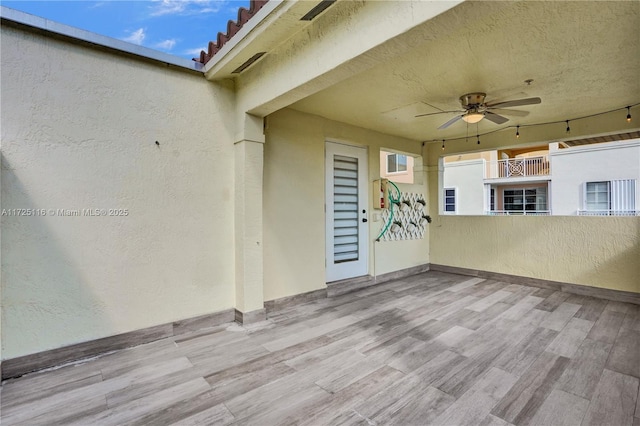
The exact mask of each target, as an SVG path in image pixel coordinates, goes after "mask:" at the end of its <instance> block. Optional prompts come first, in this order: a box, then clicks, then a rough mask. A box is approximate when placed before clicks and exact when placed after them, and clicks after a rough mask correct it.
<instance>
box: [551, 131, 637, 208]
mask: <svg viewBox="0 0 640 426" xmlns="http://www.w3.org/2000/svg"><path fill="white" fill-rule="evenodd" d="M549 155H550V158H551V164H552V166H551V170H552V189H551V197H550V200H551V203H550V205H551V209H552V214H553V215H563V216H565V215H571V216H573V215H577V214H578V210H582V209H583V208H584V205H583V202H584V201H583V193H584V184H585V182H598V181H611V180H619V179H636V180H637V181H639V182H640V139H632V140H629V141H619V142H608V143H600V144H592V145H585V146H576V147H572V148H565V149H558V150H551V151H550V152H549ZM639 191H640V185H636V195H635V199H636V200H640V193H639ZM636 203H637V201H636ZM637 208H638V206H637V205H636V209H637Z"/></svg>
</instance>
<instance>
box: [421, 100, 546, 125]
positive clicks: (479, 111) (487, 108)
mask: <svg viewBox="0 0 640 426" xmlns="http://www.w3.org/2000/svg"><path fill="white" fill-rule="evenodd" d="M486 96H487V94H486V93H479V92H478V93H467V94H466V95H462V96H460V104H461V105H462V110H456V111H439V112H432V113H429V114H419V115H416V117H425V116H428V115H436V114H450V113H454V112H455V113H461V112H462V113H463V114H461V115H456V116H455V117H453V118H452V119H451V120H449V121H447V122H446V123H444V124H443V125H441V126H440V127H438V129H446V128H447V127H449V126H451V125H452V124H453V123H455V122H456V121H458V120H464V121H466V122H467V123H470V124H473V123H477V122H479V121H480V120H482V119H483V118H486V119H487V120H489V121H492V122H494V123H496V124H504V123H506V122H507V121H509V119H508V118H507V117H503V116H502V115H500V114H505V115H515V116H518V117H526V116H527V115H529V112H528V111H520V110H517V109H503V108H508V107H518V106H524V105H535V104H539V103H541V102H542V99H540V98H526V99H514V100H512V101H504V102H496V103H486V102H485V101H484V99H485V97H486ZM498 113H499V114H498Z"/></svg>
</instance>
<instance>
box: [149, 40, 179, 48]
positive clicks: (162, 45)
mask: <svg viewBox="0 0 640 426" xmlns="http://www.w3.org/2000/svg"><path fill="white" fill-rule="evenodd" d="M175 45H176V39H173V38H172V39H168V40H164V41H161V42H160V43H156V44H155V45H154V46H155V48H156V49H162V50H171V49H173V46H175Z"/></svg>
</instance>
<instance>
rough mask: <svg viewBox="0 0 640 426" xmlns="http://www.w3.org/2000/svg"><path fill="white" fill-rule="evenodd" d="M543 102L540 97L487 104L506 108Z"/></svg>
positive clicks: (491, 106) (492, 106)
mask: <svg viewBox="0 0 640 426" xmlns="http://www.w3.org/2000/svg"><path fill="white" fill-rule="evenodd" d="M541 102H542V99H540V98H526V99H514V100H513V101H505V102H498V103H495V104H487V107H490V108H503V107H504V108H506V107H515V106H524V105H535V104H539V103H541Z"/></svg>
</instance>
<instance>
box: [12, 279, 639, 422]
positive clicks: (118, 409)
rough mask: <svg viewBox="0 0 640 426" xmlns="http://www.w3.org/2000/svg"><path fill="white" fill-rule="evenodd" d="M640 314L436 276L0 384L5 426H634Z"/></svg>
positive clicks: (620, 306) (588, 300)
mask: <svg viewBox="0 0 640 426" xmlns="http://www.w3.org/2000/svg"><path fill="white" fill-rule="evenodd" d="M639 378H640V306H636V305H631V304H625V303H618V302H609V301H605V300H601V299H596V298H593V297H585V296H576V295H571V294H567V293H562V292H554V291H550V290H545V289H539V288H534V287H527V286H521V285H514V284H508V283H503V282H498V281H490V280H482V279H479V278H470V277H464V276H460V275H454V274H447V273H441V272H427V273H424V274H420V275H416V276H412V277H409V278H405V279H402V280H397V281H393V282H389V283H385V284H382V285H378V286H375V287H370V288H367V289H364V290H361V291H358V292H354V293H350V294H346V295H342V296H339V297H335V298H330V299H321V300H317V301H314V302H310V303H306V304H302V305H297V306H294V307H289V308H286V309H282V310H280V311H277V312H273V313H271V314H270V315H269V319H268V321H266V322H263V323H259V324H255V325H253V326H248V327H241V326H238V325H235V324H226V325H223V326H219V327H215V328H211V329H206V330H200V331H198V332H193V333H191V334H188V335H182V336H180V337H179V338H175V339H164V340H160V341H157V342H153V343H150V344H146V345H141V346H138V347H135V348H130V349H127V350H122V351H118V352H114V353H111V354H108V355H104V356H101V357H98V358H95V359H92V360H88V361H84V362H81V363H75V364H70V365H66V366H62V367H60V368H57V369H52V370H49V371H45V372H41V373H33V374H29V375H26V376H24V377H21V378H18V379H13V380H9V381H6V382H5V383H4V384H3V386H2V388H1V395H0V396H1V399H2V403H1V409H2V411H1V414H0V420H1V423H2V424H3V425H14V424H28V425H38V424H46V425H52V424H78V425H122V424H133V425H137V424H152V425H168V424H180V425H207V424H241V425H245V424H246V425H260V426H265V425H343V424H348V425H351V424H357V425H390V424H397V425H510V424H513V425H554V426H555V425H581V424H582V425H616V426H618V425H633V426H640V399H639V395H638V393H639Z"/></svg>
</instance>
